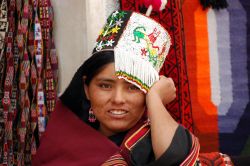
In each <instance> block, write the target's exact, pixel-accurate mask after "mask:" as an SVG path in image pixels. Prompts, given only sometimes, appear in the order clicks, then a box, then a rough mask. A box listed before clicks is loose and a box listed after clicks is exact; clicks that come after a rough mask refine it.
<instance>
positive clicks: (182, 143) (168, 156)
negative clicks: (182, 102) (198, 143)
mask: <svg viewBox="0 0 250 166" xmlns="http://www.w3.org/2000/svg"><path fill="white" fill-rule="evenodd" d="M191 143H192V142H191V138H190V134H189V132H188V131H187V130H186V129H185V128H184V127H182V126H181V125H179V127H178V128H177V130H176V132H175V135H174V137H173V140H172V142H171V144H170V146H169V148H168V149H167V150H166V151H165V152H164V153H163V155H162V156H161V157H160V158H159V159H157V160H155V158H154V152H153V149H152V144H151V137H150V133H149V135H148V136H147V137H145V138H144V139H142V140H141V141H140V142H138V144H137V145H136V146H135V147H134V148H133V150H132V151H131V160H132V163H133V165H136V166H137V165H147V166H157V165H165V166H168V165H179V164H180V163H181V162H182V161H183V160H185V158H186V156H187V155H188V154H189V151H190V148H191V145H192V144H191Z"/></svg>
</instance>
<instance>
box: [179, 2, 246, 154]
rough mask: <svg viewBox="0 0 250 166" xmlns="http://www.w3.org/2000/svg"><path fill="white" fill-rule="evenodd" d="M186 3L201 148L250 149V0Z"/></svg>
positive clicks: (240, 151)
mask: <svg viewBox="0 0 250 166" xmlns="http://www.w3.org/2000/svg"><path fill="white" fill-rule="evenodd" d="M228 4H229V6H228V8H226V9H223V10H219V11H218V10H213V9H208V10H203V9H202V7H201V5H200V4H199V2H198V1H184V4H183V6H182V9H183V18H184V28H185V39H186V40H185V43H186V53H187V54H186V55H187V66H188V75H189V83H190V84H189V85H190V91H191V93H190V94H191V101H192V115H193V120H194V131H195V135H196V136H198V137H199V140H200V143H201V151H203V152H209V151H221V152H223V153H227V154H230V155H240V154H250V137H249V135H250V130H249V126H250V105H249V95H250V94H249V91H250V90H249V87H250V84H249V80H250V79H249V78H250V68H249V65H250V63H249V61H250V35H249V33H250V31H249V27H250V26H249V25H250V24H249V19H250V2H249V1H248V0H228Z"/></svg>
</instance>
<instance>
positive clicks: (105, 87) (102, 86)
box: [99, 84, 112, 89]
mask: <svg viewBox="0 0 250 166" xmlns="http://www.w3.org/2000/svg"><path fill="white" fill-rule="evenodd" d="M99 87H101V88H103V89H111V88H112V86H111V85H110V84H99Z"/></svg>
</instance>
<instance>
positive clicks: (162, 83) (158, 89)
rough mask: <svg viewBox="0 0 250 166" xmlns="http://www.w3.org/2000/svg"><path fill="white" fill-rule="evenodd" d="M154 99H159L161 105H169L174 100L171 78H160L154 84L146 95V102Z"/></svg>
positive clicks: (173, 87)
mask: <svg viewBox="0 0 250 166" xmlns="http://www.w3.org/2000/svg"><path fill="white" fill-rule="evenodd" d="M155 98H159V99H160V100H161V101H162V104H163V105H166V104H169V103H170V102H171V101H173V100H174V99H175V98H176V88H175V85H174V81H173V79H172V78H167V77H165V76H160V79H159V81H157V82H155V83H154V85H153V86H152V87H151V88H150V89H149V91H148V93H147V96H146V102H149V101H153V100H154V99H155Z"/></svg>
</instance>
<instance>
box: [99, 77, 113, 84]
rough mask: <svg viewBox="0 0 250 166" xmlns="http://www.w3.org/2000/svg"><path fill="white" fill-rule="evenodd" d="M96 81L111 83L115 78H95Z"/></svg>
mask: <svg viewBox="0 0 250 166" xmlns="http://www.w3.org/2000/svg"><path fill="white" fill-rule="evenodd" d="M96 80H97V81H98V82H99V81H104V82H111V83H114V82H115V80H114V79H111V78H97V79H96Z"/></svg>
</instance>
